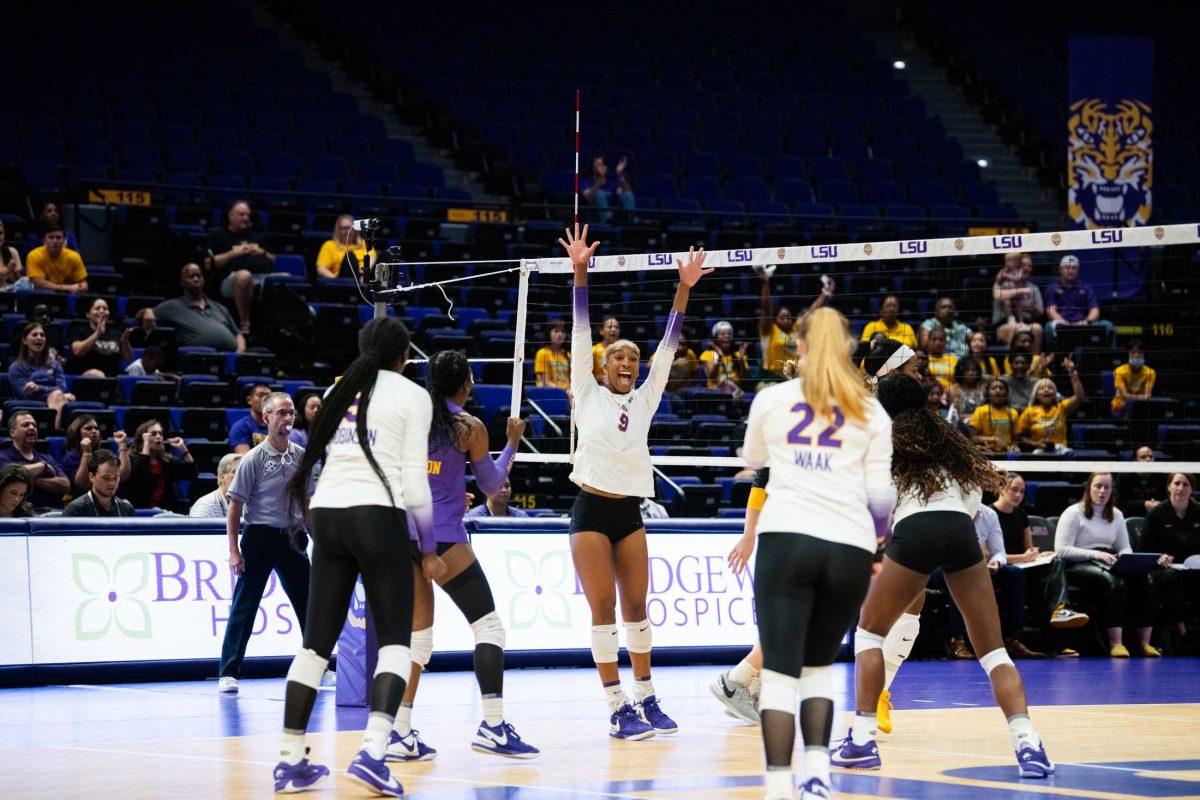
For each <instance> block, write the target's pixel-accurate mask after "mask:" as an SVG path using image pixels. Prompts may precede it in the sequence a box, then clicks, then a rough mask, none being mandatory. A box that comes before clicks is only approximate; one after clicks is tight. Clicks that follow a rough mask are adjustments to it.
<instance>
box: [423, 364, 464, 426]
mask: <svg viewBox="0 0 1200 800" xmlns="http://www.w3.org/2000/svg"><path fill="white" fill-rule="evenodd" d="M470 377H471V364H470V363H469V362H468V361H467V357H466V356H465V355H464V354H463V353H462V351H460V350H441V351H439V352H437V353H434V354H433V357H432V358H430V359H429V364H427V365H426V369H425V388H426V389H427V390H428V391H429V398H430V399H431V400H432V401H433V421H432V422H431V423H430V425H429V442H430V444H434V443H440V444H448V445H450V446H451V447H458V443H459V442H460V441H461V440H462V437H463V436H464V435H465V434H466V432H467V423H466V420H463V419H462V418H460V417H459V416H458V415H456V414H452V413H451V412H450V408H449V407H448V406H447V405H446V401H447V400H449V399H450V398H451V397H453V396H454V395H456V394H458V390H459V389H461V388H462V385H463V384H464V383H466V382H467V381H468V380H469V379H470Z"/></svg>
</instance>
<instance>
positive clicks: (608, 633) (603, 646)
mask: <svg viewBox="0 0 1200 800" xmlns="http://www.w3.org/2000/svg"><path fill="white" fill-rule="evenodd" d="M617 649H618V645H617V626H616V625H593V626H592V660H593V661H595V662H596V663H597V664H612V663H613V662H615V661H616V660H617Z"/></svg>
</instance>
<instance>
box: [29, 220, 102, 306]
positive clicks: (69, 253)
mask: <svg viewBox="0 0 1200 800" xmlns="http://www.w3.org/2000/svg"><path fill="white" fill-rule="evenodd" d="M25 261H26V264H25V269H26V271H27V272H28V274H29V280H31V281H33V285H34V288H36V289H49V290H51V291H55V292H70V293H72V294H75V293H76V292H86V291H87V290H88V284H87V269H86V268H85V267H84V266H83V259H82V258H81V257H80V256H79V253H76V252H75V251H74V250H72V249H71V248H69V247H67V236H66V234H65V233H63V229H62V228H47V229H46V233H45V235H44V236H43V237H42V246H41V247H35V248H34V249H32V250H30V251H29V256H28V257H27V258H26V259H25Z"/></svg>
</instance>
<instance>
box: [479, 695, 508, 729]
mask: <svg viewBox="0 0 1200 800" xmlns="http://www.w3.org/2000/svg"><path fill="white" fill-rule="evenodd" d="M483 721H484V722H486V723H487V724H488V725H490V726H492V727H493V728H494V727H496V726H497V725H499V724H500V723H501V722H504V698H503V697H501V696H500V695H498V694H485V695H484V696H483Z"/></svg>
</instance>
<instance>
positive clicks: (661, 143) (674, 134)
mask: <svg viewBox="0 0 1200 800" xmlns="http://www.w3.org/2000/svg"><path fill="white" fill-rule="evenodd" d="M658 147H659V149H660V150H667V151H669V152H672V153H680V154H688V153H691V152H693V151H694V150H695V149H696V135H695V133H693V132H692V131H690V130H681V129H678V128H669V129H666V130H663V131H661V132H660V133H659V134H658Z"/></svg>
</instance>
